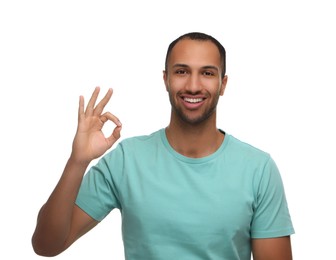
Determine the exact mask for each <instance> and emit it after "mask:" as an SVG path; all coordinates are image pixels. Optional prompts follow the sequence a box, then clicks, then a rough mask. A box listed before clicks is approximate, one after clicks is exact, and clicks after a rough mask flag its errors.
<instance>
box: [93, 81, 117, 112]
mask: <svg viewBox="0 0 336 260" xmlns="http://www.w3.org/2000/svg"><path fill="white" fill-rule="evenodd" d="M112 93H113V90H112V89H111V88H110V89H109V90H108V91H107V93H106V95H105V96H104V97H103V99H102V100H101V101H100V102H99V103H98V105H97V106H96V107H95V109H94V111H93V114H94V115H95V116H100V115H101V113H102V112H103V110H104V108H105V106H106V104H107V103H108V102H109V101H110V99H111V96H112Z"/></svg>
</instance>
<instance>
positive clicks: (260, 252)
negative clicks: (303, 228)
mask: <svg viewBox="0 0 336 260" xmlns="http://www.w3.org/2000/svg"><path fill="white" fill-rule="evenodd" d="M252 254H253V260H292V259H293V256H292V246H291V241H290V236H285V237H276V238H254V239H252Z"/></svg>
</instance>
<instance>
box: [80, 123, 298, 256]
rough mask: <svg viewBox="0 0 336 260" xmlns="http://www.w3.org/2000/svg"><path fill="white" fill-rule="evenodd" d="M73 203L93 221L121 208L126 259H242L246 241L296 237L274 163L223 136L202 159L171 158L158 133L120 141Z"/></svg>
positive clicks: (163, 136)
mask: <svg viewBox="0 0 336 260" xmlns="http://www.w3.org/2000/svg"><path fill="white" fill-rule="evenodd" d="M76 203H77V205H78V206H79V207H80V208H82V209H83V210H84V211H85V212H86V213H87V214H89V215H90V216H91V217H93V218H94V219H96V220H97V221H101V220H102V219H104V218H105V217H106V216H107V215H108V214H109V212H111V210H113V209H114V208H118V209H119V210H120V212H121V214H122V233H123V242H124V248H125V258H126V259H127V260H171V259H183V260H189V259H190V260H205V259H209V260H210V259H211V260H217V259H218V260H219V259H220V260H223V259H228V260H236V259H237V260H238V259H239V260H248V259H250V258H251V245H250V241H251V238H270V237H281V236H287V235H290V234H293V233H294V229H293V226H292V223H291V218H290V215H289V211H288V207H287V202H286V198H285V193H284V189H283V184H282V180H281V177H280V174H279V171H278V169H277V167H276V165H275V163H274V161H273V160H272V158H271V157H270V156H269V154H267V153H265V152H263V151H261V150H259V149H256V148H254V147H252V146H250V145H248V144H246V143H243V142H241V141H239V140H238V139H236V138H234V137H233V136H231V135H229V134H225V139H224V142H223V143H222V145H221V146H220V148H219V149H218V150H217V151H216V152H215V153H213V154H211V155H209V156H207V157H203V158H188V157H185V156H183V155H181V154H179V153H177V152H176V151H175V150H174V149H173V148H172V147H171V146H170V145H169V143H168V140H167V137H166V134H165V130H164V129H161V130H159V131H157V132H154V133H153V134H151V135H148V136H140V137H133V138H128V139H125V140H123V141H121V142H120V143H119V144H118V145H117V147H116V148H115V149H113V150H112V151H111V152H109V153H107V154H106V155H105V156H104V157H102V158H101V159H100V160H99V162H98V163H97V165H95V166H93V167H92V168H91V169H90V170H89V171H88V173H87V174H86V175H85V177H84V179H83V182H82V185H81V188H80V191H79V194H78V197H77V202H76ZM111 257H113V256H111ZM111 259H112V258H111Z"/></svg>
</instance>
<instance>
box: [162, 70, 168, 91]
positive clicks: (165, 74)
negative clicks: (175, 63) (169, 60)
mask: <svg viewBox="0 0 336 260" xmlns="http://www.w3.org/2000/svg"><path fill="white" fill-rule="evenodd" d="M163 82H164V84H165V86H166V90H167V91H168V74H167V72H166V71H165V70H164V71H163Z"/></svg>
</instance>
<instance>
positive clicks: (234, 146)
mask: <svg viewBox="0 0 336 260" xmlns="http://www.w3.org/2000/svg"><path fill="white" fill-rule="evenodd" d="M226 138H227V145H226V146H227V149H228V150H229V153H230V154H231V155H233V156H235V157H237V158H241V159H249V160H257V161H259V160H262V161H268V160H269V159H270V157H271V156H270V154H269V153H268V152H266V151H264V150H261V149H260V148H258V147H256V146H254V145H252V144H250V143H247V142H245V141H242V140H240V139H238V138H236V137H234V136H233V135H230V134H226Z"/></svg>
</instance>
